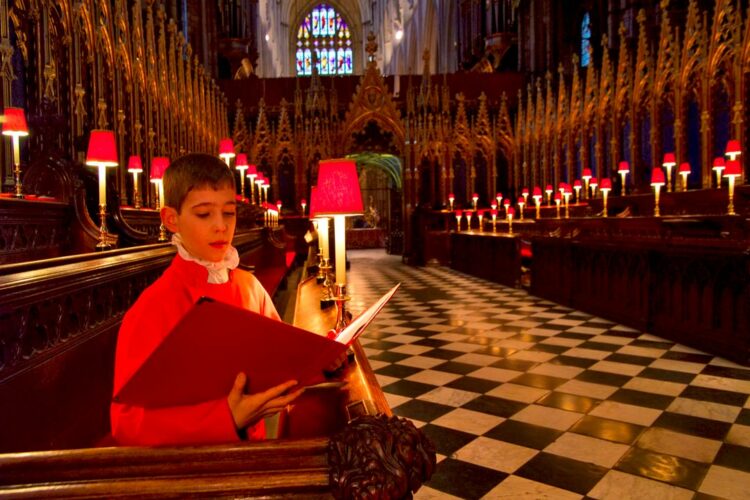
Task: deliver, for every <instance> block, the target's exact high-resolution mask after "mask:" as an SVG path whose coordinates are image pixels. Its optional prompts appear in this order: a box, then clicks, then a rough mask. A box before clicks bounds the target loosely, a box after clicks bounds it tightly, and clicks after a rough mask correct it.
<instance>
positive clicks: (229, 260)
mask: <svg viewBox="0 0 750 500" xmlns="http://www.w3.org/2000/svg"><path fill="white" fill-rule="evenodd" d="M172 244H173V245H174V246H176V247H177V253H178V254H180V257H182V258H183V259H185V260H187V261H190V262H195V263H196V264H200V265H201V266H203V267H205V268H206V270H207V271H208V282H209V283H212V284H215V285H221V284H222V283H226V282H227V281H229V270H230V269H234V268H235V267H237V265H238V264H239V263H240V256H239V254H238V253H237V249H236V248H234V247H233V246H232V245H229V249H228V250H227V252H226V253H225V254H224V258H223V259H222V260H220V261H219V262H210V261H207V260H203V259H198V258H196V257H193V255H192V254H191V253H190V252H188V251H187V249H186V248H185V247H184V246H183V244H182V236H180V233H175V234H173V235H172Z"/></svg>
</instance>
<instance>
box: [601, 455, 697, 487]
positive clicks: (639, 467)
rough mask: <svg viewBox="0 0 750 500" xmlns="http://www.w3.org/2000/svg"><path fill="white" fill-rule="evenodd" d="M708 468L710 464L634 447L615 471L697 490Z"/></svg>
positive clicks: (621, 460)
mask: <svg viewBox="0 0 750 500" xmlns="http://www.w3.org/2000/svg"><path fill="white" fill-rule="evenodd" d="M708 467H709V466H708V464H701V463H698V462H693V461H692V460H688V459H686V458H681V457H675V456H672V455H665V454H663V453H655V452H652V451H647V450H643V449H641V448H637V447H633V448H630V450H628V452H627V453H626V454H625V455H624V456H623V457H622V459H620V461H619V462H618V464H617V465H616V466H615V469H617V470H620V471H622V472H627V473H630V474H635V475H637V476H643V477H647V478H650V479H656V480H657V481H662V482H665V483H669V484H672V485H675V486H680V487H682V488H687V489H689V490H697V489H698V486H700V484H701V482H702V481H703V478H704V477H705V475H706V472H708Z"/></svg>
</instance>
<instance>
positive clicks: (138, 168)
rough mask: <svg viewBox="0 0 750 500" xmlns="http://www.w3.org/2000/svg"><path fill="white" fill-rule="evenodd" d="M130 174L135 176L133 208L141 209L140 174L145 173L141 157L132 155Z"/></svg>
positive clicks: (129, 167)
mask: <svg viewBox="0 0 750 500" xmlns="http://www.w3.org/2000/svg"><path fill="white" fill-rule="evenodd" d="M128 172H130V173H131V174H133V207H134V208H135V209H140V208H141V189H140V186H139V185H138V174H140V173H141V172H143V163H142V162H141V157H140V156H137V155H132V156H131V157H130V158H128Z"/></svg>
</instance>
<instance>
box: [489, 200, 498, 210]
mask: <svg viewBox="0 0 750 500" xmlns="http://www.w3.org/2000/svg"><path fill="white" fill-rule="evenodd" d="M490 208H492V210H497V203H496V202H494V201H493V202H492V203H491V204H490Z"/></svg>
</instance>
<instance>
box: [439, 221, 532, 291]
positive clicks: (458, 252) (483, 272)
mask: <svg viewBox="0 0 750 500" xmlns="http://www.w3.org/2000/svg"><path fill="white" fill-rule="evenodd" d="M451 267H452V268H453V269H455V270H457V271H461V272H464V273H467V274H471V275H472V276H477V277H479V278H483V279H486V280H489V281H494V282H495V283H500V284H502V285H506V286H511V287H515V286H518V284H519V282H520V279H521V256H520V250H519V241H518V238H517V237H516V236H514V235H509V234H507V233H492V232H461V233H452V234H451Z"/></svg>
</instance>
